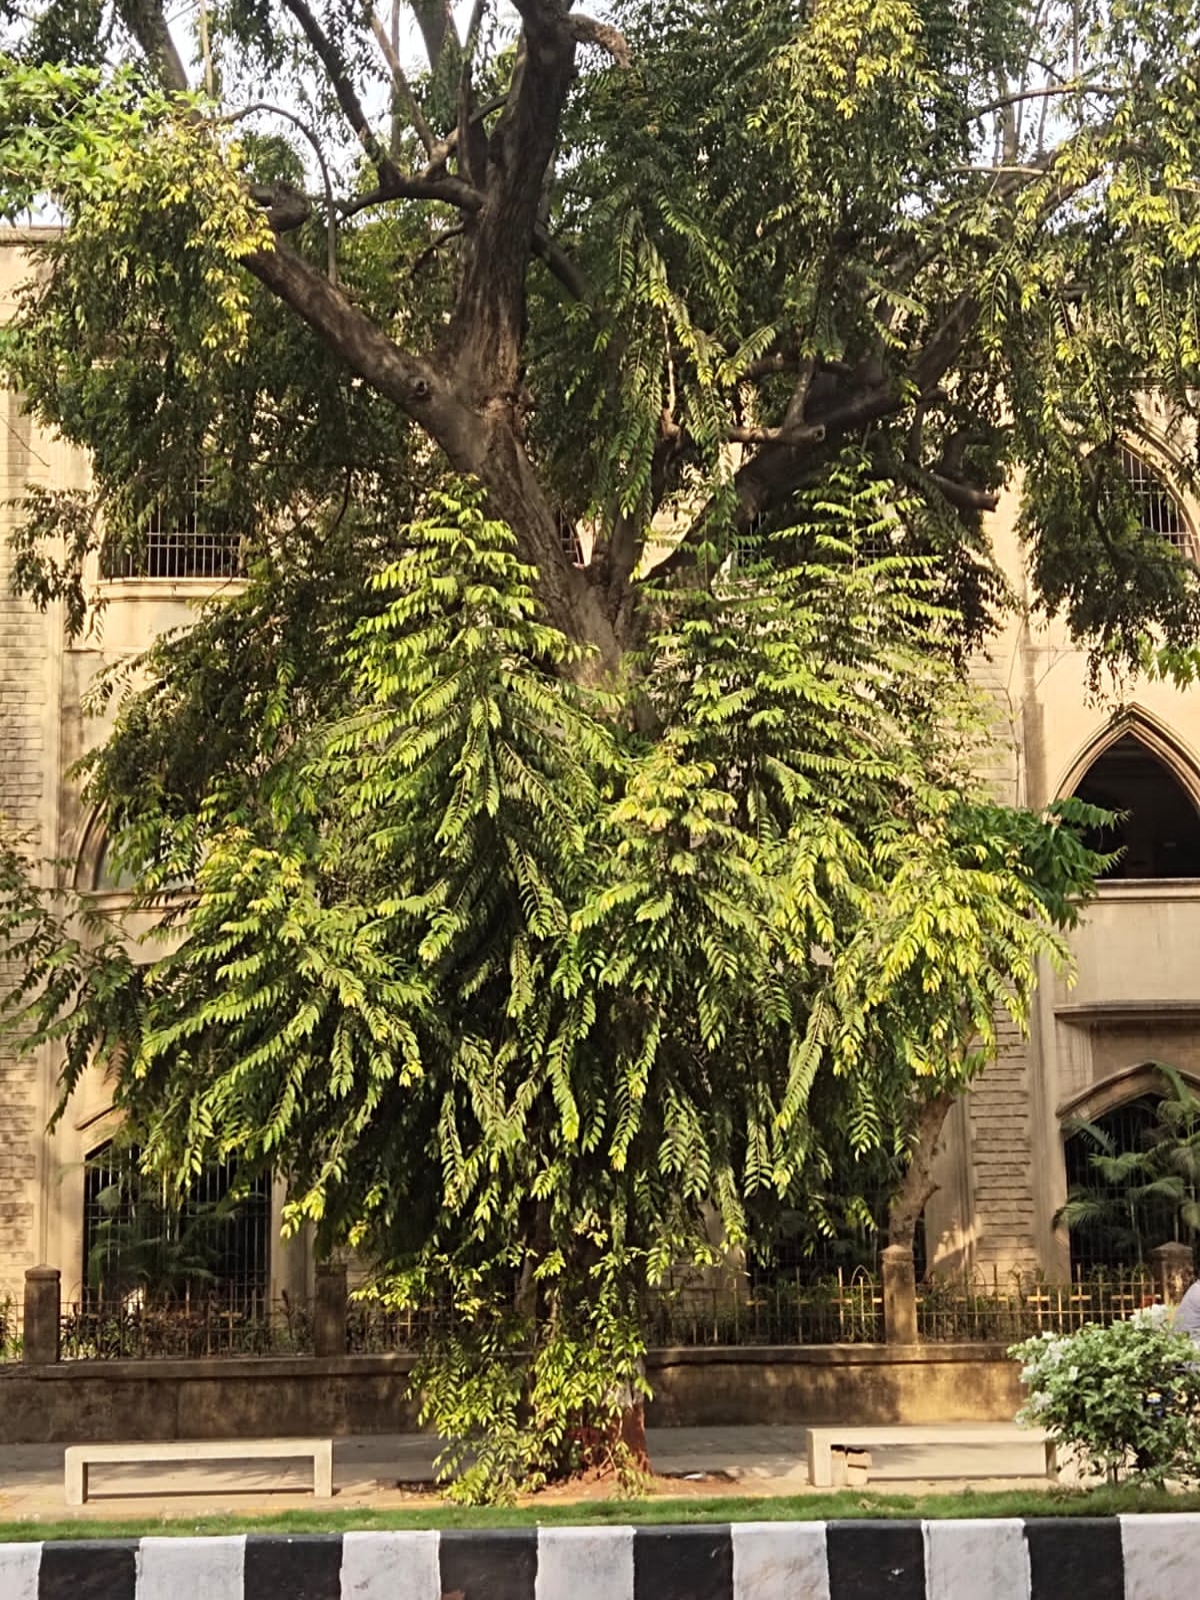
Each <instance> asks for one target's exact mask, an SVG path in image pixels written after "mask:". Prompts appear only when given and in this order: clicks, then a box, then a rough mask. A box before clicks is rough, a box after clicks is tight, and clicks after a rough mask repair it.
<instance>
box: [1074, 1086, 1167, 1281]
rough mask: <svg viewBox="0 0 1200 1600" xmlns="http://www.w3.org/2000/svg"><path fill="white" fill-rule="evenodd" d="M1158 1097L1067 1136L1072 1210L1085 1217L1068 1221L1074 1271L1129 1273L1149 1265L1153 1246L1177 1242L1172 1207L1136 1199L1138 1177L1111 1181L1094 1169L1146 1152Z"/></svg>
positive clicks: (1107, 1115)
mask: <svg viewBox="0 0 1200 1600" xmlns="http://www.w3.org/2000/svg"><path fill="white" fill-rule="evenodd" d="M1160 1098H1161V1097H1160V1096H1159V1095H1156V1094H1144V1095H1139V1096H1138V1098H1137V1099H1136V1100H1127V1101H1126V1102H1125V1103H1124V1105H1119V1106H1115V1107H1114V1108H1113V1109H1112V1110H1111V1111H1106V1112H1105V1113H1104V1115H1103V1116H1100V1117H1097V1118H1096V1119H1095V1121H1094V1122H1091V1123H1085V1124H1079V1125H1076V1126H1074V1127H1073V1128H1072V1129H1071V1131H1070V1132H1069V1133H1068V1134H1067V1138H1066V1140H1065V1142H1064V1145H1063V1156H1064V1159H1065V1161H1066V1168H1067V1196H1068V1206H1069V1207H1079V1208H1080V1210H1081V1211H1082V1212H1083V1213H1084V1214H1083V1215H1081V1216H1077V1217H1075V1218H1073V1219H1069V1231H1070V1238H1071V1268H1072V1270H1073V1271H1078V1272H1092V1271H1095V1270H1096V1269H1097V1268H1099V1267H1128V1266H1135V1265H1136V1264H1137V1263H1138V1262H1143V1261H1145V1260H1147V1258H1148V1253H1149V1251H1151V1250H1152V1249H1153V1248H1154V1247H1155V1245H1160V1244H1164V1243H1165V1242H1166V1241H1167V1240H1168V1239H1171V1238H1173V1237H1174V1231H1173V1230H1174V1226H1175V1216H1174V1209H1175V1208H1174V1206H1173V1205H1172V1203H1171V1202H1170V1201H1169V1200H1163V1199H1161V1198H1159V1199H1155V1198H1153V1197H1151V1198H1138V1197H1135V1196H1133V1195H1131V1193H1130V1190H1131V1189H1132V1188H1134V1187H1136V1183H1137V1180H1136V1176H1134V1175H1131V1176H1130V1177H1129V1179H1128V1181H1126V1182H1120V1181H1113V1180H1112V1178H1111V1177H1109V1176H1106V1174H1105V1173H1104V1172H1102V1171H1101V1170H1100V1169H1099V1168H1098V1166H1097V1163H1096V1158H1097V1157H1100V1158H1101V1159H1107V1158H1115V1159H1119V1158H1121V1157H1125V1156H1130V1155H1133V1154H1135V1153H1137V1152H1141V1151H1144V1150H1145V1149H1146V1148H1147V1146H1148V1145H1149V1143H1150V1142H1151V1137H1152V1135H1153V1132H1154V1129H1155V1128H1156V1126H1157V1124H1158V1116H1157V1108H1158V1104H1159V1100H1160Z"/></svg>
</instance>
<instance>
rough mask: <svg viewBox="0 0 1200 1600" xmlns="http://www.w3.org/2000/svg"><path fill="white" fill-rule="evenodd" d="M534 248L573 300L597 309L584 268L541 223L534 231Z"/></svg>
mask: <svg viewBox="0 0 1200 1600" xmlns="http://www.w3.org/2000/svg"><path fill="white" fill-rule="evenodd" d="M533 248H534V253H535V254H536V255H538V256H539V257H540V258H541V260H543V261H544V262H545V263H546V266H547V267H548V268H549V269H550V271H551V272H552V273H553V274H554V276H555V277H556V278H557V279H558V281H559V283H561V284H562V286H563V288H564V289H565V290H566V291H567V293H568V294H569V295H570V296H571V298H572V300H578V301H579V303H580V305H584V306H591V307H592V308H593V309H595V307H596V297H595V293H594V291H593V289H592V286H591V284H590V283H589V282H588V279H587V275H586V274H585V272H584V270H583V268H582V267H581V266H580V265H579V263H578V262H577V261H576V260H575V258H574V257H573V256H572V255H571V254H570V253H569V252H568V251H566V250H564V249H563V247H562V245H561V244H559V243H558V241H557V240H555V239H553V238H551V236H550V234H549V233H547V231H546V229H545V228H544V227H542V226H541V224H540V223H539V224H538V226H537V227H535V228H534V230H533Z"/></svg>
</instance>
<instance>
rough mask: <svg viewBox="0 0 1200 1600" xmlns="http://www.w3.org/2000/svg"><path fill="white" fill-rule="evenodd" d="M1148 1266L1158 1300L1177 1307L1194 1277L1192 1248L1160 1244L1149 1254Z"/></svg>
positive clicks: (1194, 1265)
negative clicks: (1151, 1269) (1152, 1275)
mask: <svg viewBox="0 0 1200 1600" xmlns="http://www.w3.org/2000/svg"><path fill="white" fill-rule="evenodd" d="M1150 1265H1151V1267H1152V1268H1153V1271H1154V1287H1155V1288H1156V1289H1157V1291H1158V1298H1159V1299H1160V1300H1163V1301H1165V1302H1166V1304H1167V1305H1169V1306H1173V1305H1177V1304H1178V1303H1179V1301H1180V1300H1182V1299H1183V1296H1184V1292H1185V1291H1186V1290H1187V1288H1188V1287H1189V1285H1190V1284H1191V1281H1192V1279H1193V1278H1194V1277H1195V1275H1196V1264H1195V1261H1194V1260H1193V1258H1192V1247H1191V1246H1190V1245H1186V1244H1160V1245H1158V1246H1156V1247H1155V1249H1153V1250H1151V1252H1150Z"/></svg>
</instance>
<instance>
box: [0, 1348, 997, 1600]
mask: <svg viewBox="0 0 1200 1600" xmlns="http://www.w3.org/2000/svg"><path fill="white" fill-rule="evenodd" d="M412 1366H413V1357H412V1356H409V1355H385V1356H328V1357H319V1356H287V1357H272V1356H247V1357H220V1358H212V1359H205V1360H177V1361H155V1360H139V1361H63V1362H58V1363H57V1364H54V1365H50V1366H36V1365H33V1364H31V1363H28V1362H13V1363H12V1364H9V1365H0V1445H4V1444H97V1443H103V1442H104V1441H106V1440H110V1439H216V1438H266V1437H270V1436H271V1435H288V1436H290V1435H294V1434H304V1435H308V1434H332V1435H342V1434H349V1433H400V1432H407V1431H409V1430H411V1429H415V1428H416V1426H417V1408H416V1406H415V1405H414V1403H413V1401H412V1400H411V1399H410V1398H409V1396H408V1383H409V1375H410V1373H411V1371H412ZM647 1373H648V1376H649V1379H650V1382H651V1384H652V1386H653V1388H654V1399H653V1401H652V1402H651V1404H650V1407H649V1409H648V1412H647V1421H648V1422H649V1423H650V1424H651V1425H652V1426H654V1427H660V1428H662V1427H683V1426H694V1427H719V1426H746V1425H749V1424H769V1423H781V1422H782V1423H809V1422H813V1423H821V1422H828V1423H838V1422H845V1421H846V1420H847V1419H851V1418H852V1419H853V1420H854V1421H855V1422H859V1423H864V1424H865V1423H889V1422H896V1423H903V1422H1007V1421H1010V1420H1011V1419H1012V1417H1013V1415H1014V1413H1015V1411H1016V1409H1017V1407H1018V1405H1019V1404H1020V1402H1021V1395H1020V1385H1019V1382H1018V1371H1017V1367H1016V1364H1015V1363H1014V1362H1011V1361H1008V1360H1007V1359H1006V1358H1005V1356H1004V1352H1003V1350H1002V1349H1001V1348H1000V1347H999V1346H992V1345H949V1344H946V1345H941V1344H929V1345H911V1346H897V1345H806V1346H799V1347H797V1346H793V1345H788V1346H780V1347H775V1346H747V1347H742V1348H736V1349H684V1350H654V1351H651V1352H650V1355H649V1357H648V1360H647ZM0 1593H2V1591H0Z"/></svg>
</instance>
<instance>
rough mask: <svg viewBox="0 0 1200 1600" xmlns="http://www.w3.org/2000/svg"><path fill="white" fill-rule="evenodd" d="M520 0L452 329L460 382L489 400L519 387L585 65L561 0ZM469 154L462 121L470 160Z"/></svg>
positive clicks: (449, 334)
mask: <svg viewBox="0 0 1200 1600" xmlns="http://www.w3.org/2000/svg"><path fill="white" fill-rule="evenodd" d="M516 5H517V10H518V12H519V13H520V15H521V19H522V22H523V24H524V26H523V28H522V32H521V39H520V43H519V45H518V49H517V60H516V64H515V66H514V68H513V76H512V81H511V83H510V85H509V90H508V98H507V101H506V103H505V106H504V109H503V111H502V112H501V114H500V116H499V118H498V119H497V121H496V124H495V127H494V128H493V130H492V132H491V136H490V137H489V138H488V140H487V156H486V170H485V173H484V179H483V193H484V203H483V206H482V208H481V210H480V211H479V213H478V216H477V217H476V219H475V221H474V223H473V225H472V226H471V227H470V228H469V229H468V234H467V241H466V249H465V250H464V260H463V275H462V280H461V283H460V287H459V294H458V298H457V301H456V304H455V307H454V310H453V312H452V315H451V320H450V325H449V328H448V331H447V352H448V356H449V359H450V360H451V361H452V362H453V364H454V367H455V369H456V371H457V373H458V377H459V381H460V382H461V383H462V384H463V385H464V387H465V390H466V391H467V392H469V393H471V394H473V395H476V396H478V397H480V399H482V398H483V397H485V396H487V395H499V394H513V393H515V391H516V387H517V383H518V374H519V371H520V362H521V340H522V337H523V333H524V323H525V295H526V279H527V276H528V271H529V261H530V257H531V255H532V253H533V251H534V248H535V231H536V229H537V225H538V222H539V220H540V219H539V213H540V209H541V201H542V194H543V187H544V184H545V180H546V174H547V171H548V170H549V167H550V164H551V161H552V160H553V157H554V151H555V148H556V146H557V143H558V136H559V127H560V123H561V118H562V113H563V108H564V106H565V104H566V99H567V93H568V91H569V88H570V85H571V81H572V77H573V75H574V70H575V66H574V63H575V48H576V46H575V40H574V38H573V37H572V35H571V33H570V30H569V28H568V27H567V25H566V18H565V14H564V12H563V11H562V10H560V8H559V6H558V5H557V4H555V0H516ZM462 153H463V152H462V129H461V125H460V159H461V157H462ZM472 172H473V173H474V172H475V164H474V159H473V158H472ZM548 259H550V258H549V257H548ZM553 264H554V263H553V261H552V260H551V265H553ZM562 264H563V263H560V265H562Z"/></svg>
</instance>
